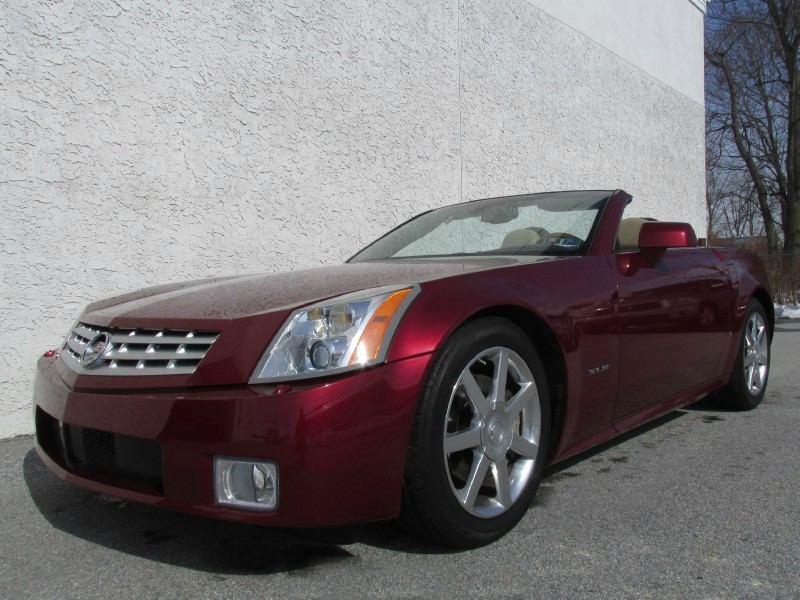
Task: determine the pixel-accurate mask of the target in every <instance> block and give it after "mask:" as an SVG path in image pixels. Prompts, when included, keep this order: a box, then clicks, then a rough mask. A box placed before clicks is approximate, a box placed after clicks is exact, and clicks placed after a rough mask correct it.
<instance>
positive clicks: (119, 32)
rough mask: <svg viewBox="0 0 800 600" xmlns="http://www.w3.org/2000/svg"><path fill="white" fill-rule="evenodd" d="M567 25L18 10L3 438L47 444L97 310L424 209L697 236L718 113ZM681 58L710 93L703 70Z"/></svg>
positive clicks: (450, 4) (348, 13)
mask: <svg viewBox="0 0 800 600" xmlns="http://www.w3.org/2000/svg"><path fill="white" fill-rule="evenodd" d="M648 4H650V3H648ZM669 4H670V6H671V10H674V11H675V12H676V13H679V14H678V16H676V22H677V21H679V20H680V18H683V17H682V16H681V14H682V13H683V12H685V13H687V14H691V15H693V16H692V17H691V18H693V19H694V18H697V17H696V16H695V13H696V15H699V19H700V21H699V22H700V26H699V27H700V29H698V28H697V27H694V26H693V27H692V28H690V29H689V31H688V33H687V35H688V36H689V37H691V38H692V39H691V40H690V41H691V44H693V46H692V47H696V46H697V44H698V43H699V44H700V46H699V47H700V48H701V49H702V15H701V14H700V13H699V11H698V10H697V8H695V6H694V5H693V4H692V3H691V2H690V1H689V0H669ZM551 8H552V7H551ZM690 11H691V12H690ZM551 13H552V11H547V10H542V9H540V8H537V7H536V6H534V4H533V3H531V2H529V1H528V0H493V1H489V0H460V2H459V0H442V1H426V2H411V1H401V0H393V1H389V0H386V1H380V0H347V1H336V2H333V1H331V2H324V3H319V2H310V1H309V2H305V1H303V0H272V1H258V2H255V1H254V2H233V1H232V0H212V1H209V2H197V1H195V2H187V3H184V4H181V5H178V4H177V3H165V2H160V1H158V0H140V1H138V2H124V1H118V2H113V1H98V2H91V3H90V2H82V1H77V0H76V1H72V2H70V1H65V2H57V3H51V2H44V1H40V2H27V1H24V0H6V2H4V3H3V4H2V6H0V202H1V203H2V218H0V330H2V331H3V335H4V342H5V350H4V352H2V353H0V437H5V436H9V435H14V434H18V433H27V432H30V431H31V429H32V424H31V420H30V408H29V406H30V385H31V379H32V375H33V370H34V364H35V361H36V358H37V356H38V355H39V354H41V352H43V351H44V350H46V349H47V348H51V347H55V346H56V345H57V344H58V343H59V342H60V340H61V339H62V337H63V335H64V334H65V333H66V332H67V330H68V328H69V327H70V325H71V324H72V322H73V320H74V318H75V317H76V316H77V314H78V313H79V311H80V309H81V307H82V306H83V305H85V304H86V303H87V302H89V301H91V300H94V299H97V298H99V297H104V296H108V295H112V294H115V293H118V292H120V291H123V290H128V289H133V288H138V287H142V286H145V285H150V284H156V283H162V282H168V281H176V280H183V279H190V278H197V277H204V276H212V275H220V274H233V273H245V272H255V271H281V270H289V269H293V268H299V267H307V266H313V265H319V264H330V263H336V262H340V261H341V260H343V259H345V258H346V257H347V256H349V255H351V254H352V253H353V252H355V251H356V250H357V249H358V248H359V247H361V246H363V245H364V244H365V243H366V242H368V241H369V240H371V239H373V238H375V237H377V236H378V235H380V234H381V233H383V232H384V231H386V230H387V229H389V228H391V227H394V226H395V225H397V224H398V223H400V222H401V221H403V220H404V219H406V218H408V217H409V216H411V215H413V214H415V213H417V212H419V211H420V210H423V209H426V208H429V207H433V206H439V205H444V204H451V203H454V202H459V201H461V200H469V199H473V198H477V197H482V196H490V195H500V194H505V193H523V192H529V191H542V190H548V189H574V188H613V187H623V188H625V189H627V190H628V191H629V192H631V193H632V194H633V195H634V196H635V197H636V205H637V206H636V208H637V212H639V213H641V214H645V213H649V214H652V215H653V216H655V217H658V218H663V219H666V218H669V219H680V220H688V221H690V222H692V223H693V225H694V226H695V227H696V228H697V229H698V231H702V228H703V227H704V223H705V215H704V200H703V187H704V180H703V178H704V169H703V107H702V104H701V102H699V101H697V100H696V99H694V98H693V96H692V94H691V93H688V92H687V91H686V89H681V86H680V85H678V84H675V83H674V82H671V80H670V79H669V77H667V76H665V75H664V72H658V73H656V74H653V73H649V72H648V71H647V70H646V68H647V65H646V64H638V63H636V62H634V61H631V60H627V59H625V58H623V57H621V55H620V54H619V53H618V52H616V51H613V49H612V50H609V49H607V48H606V47H604V46H603V45H602V44H600V43H598V41H597V39H602V37H601V36H595V37H592V36H589V35H587V34H586V33H585V32H582V31H581V30H580V28H579V27H576V26H575V23H574V22H573V23H572V24H570V25H567V24H565V22H564V19H565V18H566V17H564V15H563V14H562V15H561V16H560V17H559V18H557V16H553V14H551ZM632 14H635V15H637V16H636V18H637V19H641V20H643V21H644V22H648V21H647V19H648V18H650V17H648V15H647V14H645V13H643V12H642V11H639V12H635V13H632ZM687 18H689V17H687ZM648 23H649V22H648ZM634 24H635V23H634ZM643 26H644V24H643ZM698 36H699V38H698ZM654 43H656V42H654ZM659 43H660V42H659ZM662 52H664V53H667V52H669V47H664V48H663V49H662ZM680 60H681V61H688V62H690V63H692V68H693V69H695V70H696V69H697V68H699V69H700V70H699V75H698V77H699V81H693V82H692V85H693V86H695V87H696V86H698V85H699V86H701V87H700V89H702V62H703V57H702V51H699V52H698V53H697V54H696V55H694V56H692V55H689V56H681V57H680ZM698 65H699V67H698ZM687 72H688V71H687Z"/></svg>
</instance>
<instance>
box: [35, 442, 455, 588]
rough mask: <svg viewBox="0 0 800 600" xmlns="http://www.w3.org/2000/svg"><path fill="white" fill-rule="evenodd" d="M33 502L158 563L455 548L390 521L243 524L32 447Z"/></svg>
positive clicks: (212, 567) (56, 521)
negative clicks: (103, 486)
mask: <svg viewBox="0 0 800 600" xmlns="http://www.w3.org/2000/svg"><path fill="white" fill-rule="evenodd" d="M22 471H23V477H24V480H25V484H26V486H27V488H28V492H29V493H30V497H31V499H32V500H33V503H34V505H35V506H36V508H37V509H38V511H39V512H40V513H41V515H42V516H43V517H44V518H45V519H46V520H47V521H48V522H49V523H50V524H51V525H52V526H53V527H55V528H56V529H59V530H61V531H64V532H65V533H68V534H69V535H72V536H75V537H78V538H81V539H84V540H86V541H89V542H92V543H94V544H98V545H101V546H105V547H107V548H110V549H113V550H117V551H119V552H124V553H126V554H130V555H133V556H139V557H141V558H147V559H149V560H154V561H157V562H161V563H166V564H171V565H175V566H180V567H185V568H190V569H195V570H198V571H206V572H211V573H216V574H219V575H226V574H274V573H293V572H299V571H303V570H306V569H311V568H314V567H318V566H320V565H324V564H327V563H339V562H346V561H348V560H352V559H354V558H355V555H354V554H353V553H352V552H349V551H348V550H346V549H345V548H343V547H342V546H345V545H348V544H353V543H356V542H360V543H364V544H368V545H374V546H377V547H382V548H388V549H392V550H396V551H398V552H408V553H414V554H446V553H448V552H451V551H452V550H451V549H449V548H445V547H441V546H439V545H437V544H433V543H430V542H427V541H425V540H423V539H421V538H419V537H417V536H415V535H413V534H411V533H410V532H408V531H406V530H405V529H403V528H402V527H400V526H399V525H398V524H396V523H394V522H383V523H371V524H366V525H358V526H352V527H330V528H324V529H291V530H285V529H275V528H267V527H260V526H257V525H244V524H239V523H230V522H225V521H217V520H214V519H209V518H204V517H199V516H195V515H189V514H185V513H180V512H174V511H170V510H166V509H162V508H158V507H153V506H148V505H145V504H137V503H135V502H128V501H126V500H122V499H119V498H114V497H111V496H107V495H105V494H99V493H96V492H92V491H88V490H84V489H82V488H78V487H75V486H72V485H70V484H67V483H65V482H63V481H61V480H60V479H58V478H57V477H56V476H55V475H53V474H52V473H51V472H50V471H49V470H48V469H47V468H46V467H45V465H44V463H42V461H41V459H40V458H39V456H38V455H37V454H36V451H35V450H34V449H31V450H29V451H28V453H27V454H26V455H25V457H24V458H23V461H22Z"/></svg>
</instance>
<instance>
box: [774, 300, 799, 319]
mask: <svg viewBox="0 0 800 600" xmlns="http://www.w3.org/2000/svg"><path fill="white" fill-rule="evenodd" d="M775 318H776V319H800V304H776V305H775Z"/></svg>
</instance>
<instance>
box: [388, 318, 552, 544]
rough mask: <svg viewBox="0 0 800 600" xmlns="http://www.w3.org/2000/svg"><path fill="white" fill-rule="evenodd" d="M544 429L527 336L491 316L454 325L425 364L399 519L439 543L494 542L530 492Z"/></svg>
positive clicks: (544, 392)
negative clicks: (428, 369) (453, 330)
mask: <svg viewBox="0 0 800 600" xmlns="http://www.w3.org/2000/svg"><path fill="white" fill-rule="evenodd" d="M549 430H550V402H549V392H548V389H547V380H546V376H545V371H544V368H543V366H542V363H541V360H540V359H539V356H538V354H537V353H536V349H535V348H534V347H533V344H532V343H531V342H530V340H528V338H527V337H526V336H525V335H524V334H523V333H522V331H520V330H519V329H518V328H517V327H515V326H514V325H513V324H511V323H510V322H509V321H507V320H505V319H500V318H494V317H493V318H487V319H481V320H480V321H475V322H473V323H471V324H469V325H467V326H465V327H463V328H462V329H460V330H459V331H457V332H456V333H455V334H454V335H453V336H452V337H451V338H450V339H449V340H448V341H447V342H446V343H445V344H444V346H443V348H442V349H441V350H440V351H439V352H438V353H437V355H436V357H435V358H434V362H433V366H432V369H431V372H430V375H429V378H428V381H427V382H426V385H425V388H424V391H423V395H422V398H421V399H420V405H419V407H418V410H417V417H416V421H415V425H414V429H413V432H412V437H411V442H410V446H409V455H408V461H407V467H406V488H405V491H406V493H405V497H404V508H403V513H404V514H403V517H404V519H405V520H406V521H407V522H408V521H412V522H413V524H414V525H415V529H417V531H419V532H420V533H423V534H424V535H426V536H427V537H430V538H433V539H435V540H436V541H439V542H442V543H445V544H448V545H455V546H461V547H474V546H479V545H482V544H486V543H488V542H491V541H493V540H495V539H497V538H499V537H501V536H502V535H504V534H505V533H506V532H508V531H509V530H510V529H511V528H512V527H514V525H516V523H517V522H518V521H519V520H520V519H521V518H522V516H523V515H524V514H525V511H526V510H527V508H528V506H529V505H530V502H531V500H532V499H533V496H534V494H535V493H536V489H537V487H538V485H539V481H540V480H541V476H542V471H543V469H544V462H545V457H546V456H547V450H548V443H549Z"/></svg>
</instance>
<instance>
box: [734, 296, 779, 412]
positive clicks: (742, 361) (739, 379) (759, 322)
mask: <svg viewBox="0 0 800 600" xmlns="http://www.w3.org/2000/svg"><path fill="white" fill-rule="evenodd" d="M769 346H770V332H769V325H768V324H767V314H766V311H765V310H764V307H763V306H762V305H761V303H760V302H759V301H758V300H755V299H751V300H750V303H749V304H748V305H747V315H746V316H745V323H744V329H743V330H742V339H741V341H740V343H739V351H738V353H737V355H736V362H735V363H734V366H733V372H732V373H731V378H730V381H729V382H728V389H727V391H728V393H727V394H726V403H727V404H728V406H730V407H731V408H733V409H736V410H751V409H753V408H755V407H756V406H758V405H759V404H761V401H762V400H763V399H764V393H765V392H766V390H767V379H768V377H769Z"/></svg>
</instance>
